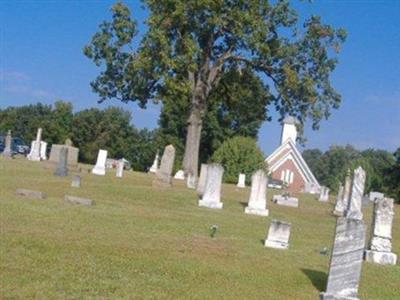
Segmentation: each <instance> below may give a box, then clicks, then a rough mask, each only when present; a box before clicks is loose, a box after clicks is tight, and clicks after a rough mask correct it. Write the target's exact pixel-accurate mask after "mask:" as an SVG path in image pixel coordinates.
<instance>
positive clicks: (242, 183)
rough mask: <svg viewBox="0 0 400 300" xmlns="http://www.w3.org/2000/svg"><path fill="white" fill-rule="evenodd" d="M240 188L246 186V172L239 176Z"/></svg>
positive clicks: (238, 184)
mask: <svg viewBox="0 0 400 300" xmlns="http://www.w3.org/2000/svg"><path fill="white" fill-rule="evenodd" d="M236 186H237V187H238V188H245V187H246V174H243V173H240V174H239V178H238V183H237V185H236Z"/></svg>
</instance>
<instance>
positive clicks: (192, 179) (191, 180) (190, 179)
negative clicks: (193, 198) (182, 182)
mask: <svg viewBox="0 0 400 300" xmlns="http://www.w3.org/2000/svg"><path fill="white" fill-rule="evenodd" d="M196 184H197V177H196V175H193V174H192V173H189V174H188V175H187V178H186V187H187V188H189V189H193V190H194V189H196Z"/></svg>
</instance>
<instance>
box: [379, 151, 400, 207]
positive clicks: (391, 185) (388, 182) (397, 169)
mask: <svg viewBox="0 0 400 300" xmlns="http://www.w3.org/2000/svg"><path fill="white" fill-rule="evenodd" d="M393 155H394V157H395V160H396V163H395V164H394V165H393V166H391V167H390V168H388V169H386V170H385V172H384V178H383V182H384V185H385V193H386V194H387V195H388V196H390V197H393V198H394V199H395V200H397V202H398V203H400V148H398V149H397V150H396V152H395V153H394V154H393Z"/></svg>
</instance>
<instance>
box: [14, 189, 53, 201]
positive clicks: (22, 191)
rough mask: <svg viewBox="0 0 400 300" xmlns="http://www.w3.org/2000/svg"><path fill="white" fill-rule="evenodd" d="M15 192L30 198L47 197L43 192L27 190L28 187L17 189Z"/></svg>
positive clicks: (41, 198)
mask: <svg viewBox="0 0 400 300" xmlns="http://www.w3.org/2000/svg"><path fill="white" fill-rule="evenodd" d="M15 194H16V195H17V196H23V197H26V198H30V199H40V200H43V199H46V198H47V195H46V194H45V193H43V192H39V191H33V190H27V189H17V190H16V192H15Z"/></svg>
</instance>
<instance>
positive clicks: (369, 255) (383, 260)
mask: <svg viewBox="0 0 400 300" xmlns="http://www.w3.org/2000/svg"><path fill="white" fill-rule="evenodd" d="M364 259H365V260H366V261H368V262H373V263H376V264H380V265H395V264H396V262H397V255H396V254H395V253H392V252H381V251H373V250H365V252H364Z"/></svg>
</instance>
